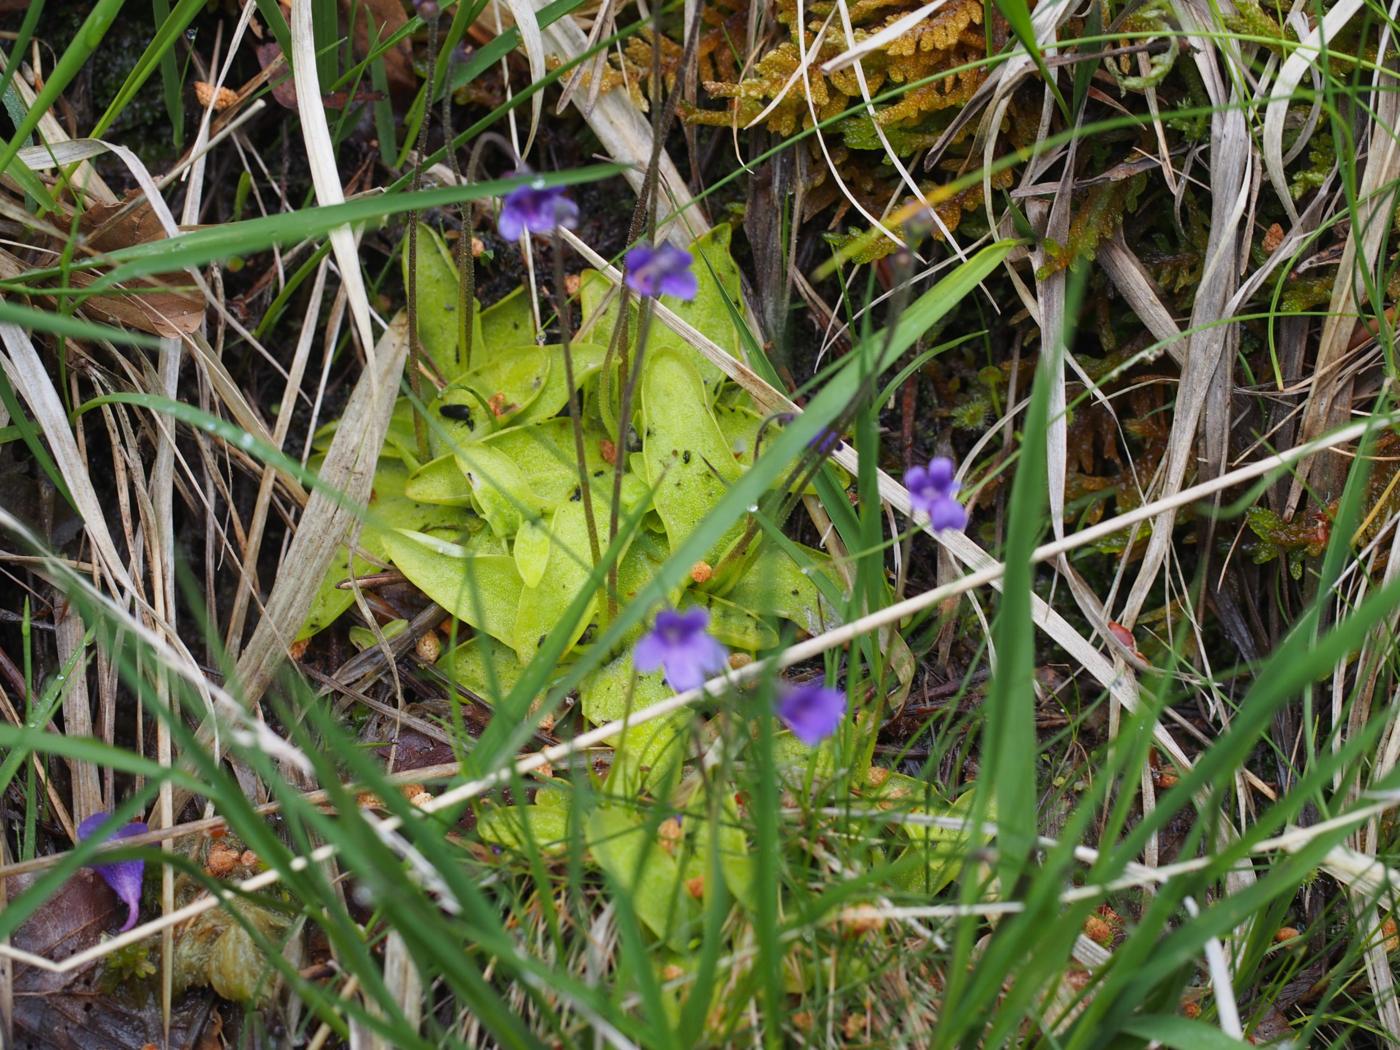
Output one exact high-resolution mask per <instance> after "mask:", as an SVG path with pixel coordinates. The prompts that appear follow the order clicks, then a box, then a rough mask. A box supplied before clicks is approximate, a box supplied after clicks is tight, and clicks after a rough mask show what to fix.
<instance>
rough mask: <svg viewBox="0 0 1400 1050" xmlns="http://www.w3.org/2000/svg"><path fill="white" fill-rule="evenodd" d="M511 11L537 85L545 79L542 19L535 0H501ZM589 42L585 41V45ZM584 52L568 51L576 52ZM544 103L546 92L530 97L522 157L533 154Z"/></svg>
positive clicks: (536, 93) (531, 76)
mask: <svg viewBox="0 0 1400 1050" xmlns="http://www.w3.org/2000/svg"><path fill="white" fill-rule="evenodd" d="M500 2H501V3H504V4H505V5H506V8H507V10H509V11H510V16H511V19H512V20H513V21H514V22H515V28H516V30H517V31H518V32H519V33H520V46H521V47H523V48H524V49H525V58H526V60H527V61H528V62H529V64H530V80H531V82H532V83H535V84H538V83H539V82H540V81H542V80H543V79H544V78H545V66H544V36H543V35H542V34H541V32H540V20H539V19H538V18H537V17H536V16H535V5H534V0H500ZM586 46H587V45H586V44H585V47H586ZM582 53H583V51H582V50H579V51H569V52H566V54H571V55H577V54H582ZM543 104H544V94H543V93H542V92H539V91H536V92H535V93H534V95H532V96H531V97H530V130H529V132H528V133H527V134H526V135H525V145H524V146H522V147H521V149H520V156H521V157H522V158H524V157H528V156H529V155H530V147H531V146H533V145H534V144H535V134H536V132H538V131H539V128H540V108H541V106H542V105H543Z"/></svg>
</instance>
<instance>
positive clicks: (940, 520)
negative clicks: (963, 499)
mask: <svg viewBox="0 0 1400 1050" xmlns="http://www.w3.org/2000/svg"><path fill="white" fill-rule="evenodd" d="M928 517H929V522H928V523H929V527H930V528H932V529H933V531H934V532H942V531H943V530H944V529H965V528H967V508H966V507H964V506H963V505H962V504H961V503H959V502H958V501H957V500H955V499H953V498H952V497H951V496H949V497H947V498H945V499H940V500H938V501H936V502H935V503H934V505H933V509H932V510H930V511H929V514H928Z"/></svg>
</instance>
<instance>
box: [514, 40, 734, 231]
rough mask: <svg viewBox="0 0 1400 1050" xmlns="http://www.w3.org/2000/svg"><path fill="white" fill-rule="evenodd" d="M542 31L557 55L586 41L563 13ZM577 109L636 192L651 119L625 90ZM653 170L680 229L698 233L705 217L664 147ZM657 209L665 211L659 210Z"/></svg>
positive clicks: (647, 159)
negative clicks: (623, 169) (634, 103)
mask: <svg viewBox="0 0 1400 1050" xmlns="http://www.w3.org/2000/svg"><path fill="white" fill-rule="evenodd" d="M542 33H543V37H544V41H545V43H546V44H547V45H548V46H549V49H550V50H551V51H553V52H556V53H558V54H561V55H581V54H583V53H584V50H585V49H586V48H587V45H588V35H587V34H586V33H584V31H583V30H582V29H581V28H580V27H579V24H578V23H577V22H576V21H574V19H573V18H572V17H570V16H568V15H566V16H564V17H563V18H560V19H558V20H557V21H555V22H552V23H551V24H549V25H548V26H545V27H544V29H543V30H542ZM575 105H578V100H577V99H575ZM580 111H581V112H582V113H583V117H584V119H585V120H586V121H588V126H589V127H590V128H592V129H593V133H594V134H595V135H597V136H598V141H599V142H601V143H602V146H603V149H604V150H605V151H606V152H607V154H608V156H609V157H611V158H612V159H613V160H615V161H617V163H619V164H622V165H624V166H625V167H626V169H627V170H626V171H625V172H624V173H623V174H624V177H625V178H626V179H627V182H628V184H629V185H630V186H631V187H632V189H633V190H635V191H637V192H641V190H642V186H643V183H644V182H645V179H646V170H647V167H648V165H649V164H650V163H651V152H652V135H651V125H650V124H649V123H648V122H647V120H646V118H645V117H643V116H642V114H640V113H639V112H637V108H636V107H635V106H633V105H632V102H631V100H630V99H629V98H628V97H627V93H626V92H625V91H607V92H604V93H603V94H602V95H601V96H600V97H599V98H598V100H597V102H596V103H595V104H594V105H592V106H589V107H587V108H586V109H581V110H580ZM657 174H658V176H659V179H660V182H659V186H660V190H661V199H662V200H663V201H666V202H669V204H670V206H671V209H672V213H673V215H674V217H675V220H676V221H677V222H678V223H679V224H680V226H681V228H682V229H683V230H684V231H685V235H686V236H687V237H688V238H689V239H693V238H696V237H700V236H703V235H704V234H705V233H706V232H707V231H708V230H709V228H710V226H709V223H708V222H706V220H705V216H704V213H703V211H702V210H701V207H700V205H699V204H698V203H697V202H696V200H695V198H694V197H693V196H692V195H691V192H690V188H689V187H688V186H686V183H685V179H684V178H683V177H682V176H681V173H680V170H679V169H678V168H677V167H676V165H675V162H674V161H672V160H671V158H670V156H669V155H668V154H667V153H666V150H665V149H664V148H663V149H662V150H661V160H660V166H659V170H658V173H657ZM661 214H662V215H664V214H665V212H664V210H663V211H662V212H661Z"/></svg>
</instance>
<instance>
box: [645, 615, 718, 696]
mask: <svg viewBox="0 0 1400 1050" xmlns="http://www.w3.org/2000/svg"><path fill="white" fill-rule="evenodd" d="M709 626H710V614H709V612H708V611H706V610H705V609H701V608H699V607H692V608H689V609H685V610H679V609H663V610H662V611H661V612H659V613H657V614H656V623H655V624H653V626H652V629H651V630H650V631H648V632H647V633H646V634H644V635H642V637H641V638H639V639H638V640H637V645H636V647H635V648H634V649H633V650H632V666H634V667H635V668H636V669H637V670H638V671H641V672H642V673H643V674H646V673H649V672H651V671H655V670H657V669H658V668H660V669H661V671H662V672H663V673H664V674H665V677H666V684H667V685H669V686H670V687H671V688H672V689H674V690H676V691H677V692H684V691H685V690H687V689H698V688H699V687H700V686H702V685H704V684H705V680H706V679H707V678H709V677H710V676H712V675H716V674H719V672H721V671H723V670H724V669H725V668H726V667H727V666H728V665H729V650H728V649H726V648H725V647H724V646H723V645H722V644H720V643H719V642H718V641H716V640H715V639H714V638H712V637H710V634H709Z"/></svg>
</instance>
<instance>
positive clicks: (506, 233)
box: [496, 182, 578, 241]
mask: <svg viewBox="0 0 1400 1050" xmlns="http://www.w3.org/2000/svg"><path fill="white" fill-rule="evenodd" d="M577 225H578V205H577V204H575V203H574V202H573V201H571V200H569V198H568V197H566V196H565V195H564V190H563V188H562V187H559V186H543V185H540V184H539V183H538V182H531V183H526V184H525V185H523V186H517V187H516V188H515V189H513V190H511V191H510V192H509V193H507V194H506V195H505V198H504V199H503V200H502V201H501V216H500V218H499V219H498V220H497V222H496V229H497V230H498V231H499V232H500V234H501V236H502V237H504V238H505V239H506V240H508V241H513V240H517V239H519V237H520V236H521V235H522V234H525V233H533V234H540V235H547V234H551V233H553V232H554V231H555V229H556V228H557V227H560V226H563V227H565V228H566V229H573V228H574V227H575V226H577Z"/></svg>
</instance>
